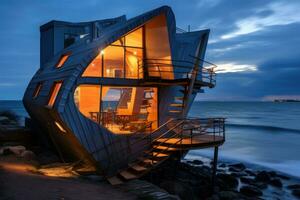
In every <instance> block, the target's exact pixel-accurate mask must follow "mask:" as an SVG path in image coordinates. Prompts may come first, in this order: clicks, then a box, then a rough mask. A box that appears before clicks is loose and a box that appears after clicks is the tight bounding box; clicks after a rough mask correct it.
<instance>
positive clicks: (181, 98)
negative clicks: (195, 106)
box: [174, 97, 184, 100]
mask: <svg viewBox="0 0 300 200" xmlns="http://www.w3.org/2000/svg"><path fill="white" fill-rule="evenodd" d="M174 98H175V99H177V100H183V98H184V97H174Z"/></svg>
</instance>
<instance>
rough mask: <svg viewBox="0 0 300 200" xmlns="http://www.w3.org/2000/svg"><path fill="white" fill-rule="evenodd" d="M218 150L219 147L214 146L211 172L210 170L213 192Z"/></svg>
mask: <svg viewBox="0 0 300 200" xmlns="http://www.w3.org/2000/svg"><path fill="white" fill-rule="evenodd" d="M218 150H219V147H218V146H215V149H214V162H213V172H212V189H213V192H215V189H216V172H217V164H218Z"/></svg>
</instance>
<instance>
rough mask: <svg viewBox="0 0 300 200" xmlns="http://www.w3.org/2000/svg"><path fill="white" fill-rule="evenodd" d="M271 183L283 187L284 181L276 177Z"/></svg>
mask: <svg viewBox="0 0 300 200" xmlns="http://www.w3.org/2000/svg"><path fill="white" fill-rule="evenodd" d="M270 184H271V185H273V186H274V187H278V188H282V182H281V180H280V179H279V178H274V179H272V180H271V181H270Z"/></svg>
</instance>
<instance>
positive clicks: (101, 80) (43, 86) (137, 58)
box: [23, 6, 225, 184]
mask: <svg viewBox="0 0 300 200" xmlns="http://www.w3.org/2000/svg"><path fill="white" fill-rule="evenodd" d="M40 32H41V37H40V68H39V70H38V71H37V72H36V74H35V75H34V76H33V78H32V80H31V81H30V83H29V85H28V87H27V90H26V92H25V95H24V98H23V103H24V105H25V108H26V110H27V111H28V113H29V115H30V117H31V119H32V121H33V122H34V123H35V124H37V125H38V126H39V127H40V128H41V129H42V130H43V131H44V133H45V134H46V135H47V137H49V139H51V141H52V142H53V144H54V146H55V148H56V149H57V152H58V154H59V155H60V157H61V159H62V160H64V161H65V162H74V166H76V169H77V170H78V171H79V172H80V171H91V172H97V173H100V174H102V175H104V176H105V177H106V178H107V180H108V181H109V182H110V183H111V184H120V183H122V182H124V181H126V180H129V179H134V178H138V177H141V176H143V175H144V174H146V173H147V172H149V171H150V170H151V169H153V168H155V167H157V166H159V164H161V163H162V162H164V161H166V160H168V159H174V158H175V159H177V160H180V159H181V158H182V157H183V156H185V155H186V153H187V152H188V151H189V150H190V149H198V148H208V147H214V148H215V157H214V161H215V162H214V164H215V165H214V174H215V171H216V164H217V153H218V146H220V145H222V144H223V143H224V141H225V126H224V119H223V118H206V119H199V118H187V114H188V111H189V109H190V107H191V105H192V103H193V101H194V98H195V97H196V95H197V93H199V92H203V88H204V87H208V88H213V87H214V86H215V84H216V82H215V81H216V80H215V72H214V68H213V67H211V66H213V64H212V63H209V62H206V61H205V60H204V55H205V51H206V45H207V41H208V36H209V30H201V31H192V32H185V31H183V30H181V29H177V28H176V23H175V17H174V14H173V12H172V10H171V8H170V7H168V6H163V7H160V8H157V9H154V10H152V11H149V12H146V13H144V14H142V15H139V16H137V17H134V18H132V19H129V20H127V19H126V16H120V17H117V18H112V19H104V20H97V21H91V22H83V23H70V22H63V21H50V22H48V23H46V24H44V25H42V26H41V27H40ZM205 65H209V66H210V67H205Z"/></svg>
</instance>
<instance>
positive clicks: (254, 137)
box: [188, 102, 300, 177]
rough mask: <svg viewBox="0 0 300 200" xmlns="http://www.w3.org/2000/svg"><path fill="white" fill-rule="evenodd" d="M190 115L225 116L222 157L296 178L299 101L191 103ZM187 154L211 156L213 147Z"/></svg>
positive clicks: (299, 143)
mask: <svg viewBox="0 0 300 200" xmlns="http://www.w3.org/2000/svg"><path fill="white" fill-rule="evenodd" d="M189 116H191V117H225V118H226V141H225V143H224V145H222V146H221V147H220V149H219V158H221V159H223V160H236V161H244V162H248V163H252V164H257V165H261V166H264V167H268V168H271V169H275V170H278V171H281V172H284V173H287V174H290V175H293V176H296V177H300V103H273V102H195V103H194V104H193V106H192V108H191V111H190V112H189ZM188 156H191V157H197V156H206V157H210V158H212V156H213V149H204V150H194V151H190V152H189V154H188Z"/></svg>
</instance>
